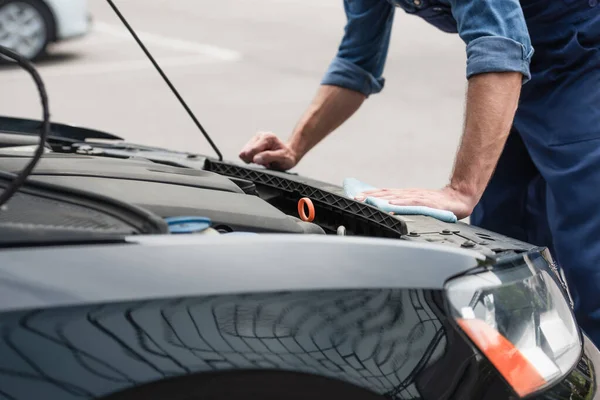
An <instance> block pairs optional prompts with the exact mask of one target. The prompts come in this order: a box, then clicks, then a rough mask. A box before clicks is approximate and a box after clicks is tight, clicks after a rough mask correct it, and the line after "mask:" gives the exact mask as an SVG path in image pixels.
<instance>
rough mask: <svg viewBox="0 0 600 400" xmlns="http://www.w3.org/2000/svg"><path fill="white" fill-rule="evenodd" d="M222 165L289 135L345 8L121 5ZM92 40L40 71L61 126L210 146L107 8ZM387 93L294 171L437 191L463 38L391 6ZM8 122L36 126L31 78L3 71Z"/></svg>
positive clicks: (97, 17)
mask: <svg viewBox="0 0 600 400" xmlns="http://www.w3.org/2000/svg"><path fill="white" fill-rule="evenodd" d="M115 2H116V3H117V5H119V6H120V7H121V9H122V11H123V13H124V14H125V16H126V17H128V18H129V19H130V22H131V24H132V25H133V27H134V28H135V29H136V30H137V31H138V32H139V34H140V36H141V38H142V39H143V40H144V41H145V43H146V44H147V46H148V48H149V49H150V50H151V51H152V52H153V53H154V54H155V56H156V58H157V60H158V62H159V63H160V64H162V65H163V67H164V70H165V72H166V73H167V74H168V75H169V76H170V77H171V79H172V81H173V83H174V84H175V85H176V86H177V87H178V88H179V90H180V92H181V94H182V96H183V97H184V98H185V99H186V100H187V101H188V103H189V105H190V106H191V108H192V109H193V110H194V112H195V113H196V115H197V117H198V119H199V120H200V121H201V122H202V123H203V125H204V126H205V128H206V129H207V130H208V131H209V133H210V135H211V136H212V137H213V139H214V141H215V142H216V143H217V145H218V146H219V147H220V148H221V150H222V152H223V153H224V155H225V157H226V158H228V159H235V160H238V158H237V154H238V152H239V150H240V148H241V147H242V146H243V145H244V144H245V143H246V142H247V141H248V140H249V139H250V137H251V136H252V135H253V134H254V133H255V132H256V131H258V130H266V131H272V132H275V133H277V134H278V135H280V136H281V137H284V138H286V137H288V136H289V134H290V133H291V131H292V129H293V127H294V125H295V124H296V122H297V120H298V119H299V117H300V116H301V114H302V113H303V112H304V110H305V108H306V106H307V105H308V104H309V102H310V100H311V99H312V96H313V95H314V93H315V90H316V89H317V87H318V85H319V82H320V79H321V77H322V75H323V73H324V71H325V70H326V68H327V66H328V64H329V62H330V61H331V59H332V57H333V56H334V55H335V53H336V49H337V46H338V44H339V41H340V39H341V37H342V34H343V29H344V23H345V15H344V10H343V3H342V0H254V1H251V2H243V1H239V0H238V1H232V0H221V1H218V2H214V1H198V0H177V1H172V0H116V1H115ZM90 3H91V4H90V6H91V11H92V15H93V18H94V28H93V31H92V32H91V33H90V34H89V35H87V36H86V37H84V38H80V39H76V40H72V41H70V42H65V43H62V44H59V45H56V46H53V47H52V48H51V49H50V54H49V56H48V57H47V59H46V60H43V61H41V62H39V63H38V66H39V68H40V71H41V74H42V77H43V78H44V80H45V82H46V85H47V89H48V92H49V96H50V109H51V113H52V117H53V120H54V121H56V122H64V123H70V124H74V125H81V126H87V127H92V128H96V129H100V130H105V131H108V132H112V133H114V134H117V135H120V136H122V137H124V138H125V139H127V140H128V141H135V142H138V143H143V144H149V145H158V146H166V147H169V148H172V149H177V150H186V151H193V152H200V153H205V154H211V149H210V147H209V146H208V144H207V143H206V141H205V140H204V139H203V138H202V136H201V134H200V132H198V131H197V130H196V128H195V126H194V124H193V122H192V121H191V120H190V119H189V118H188V117H187V115H186V113H185V111H184V110H183V108H181V107H180V106H179V104H178V102H177V100H176V98H175V97H174V96H173V95H172V94H171V93H170V92H169V89H168V87H167V86H166V84H165V83H164V82H163V81H162V80H161V79H160V76H159V75H158V73H157V72H156V71H155V70H154V69H153V68H152V66H151V64H150V62H149V61H147V60H146V59H145V56H144V54H143V52H142V51H141V50H140V49H139V48H138V47H137V46H136V44H135V42H134V41H133V39H132V38H131V37H130V36H129V35H128V33H127V31H126V30H125V29H124V28H123V27H122V26H121V24H120V22H119V20H118V19H117V17H116V16H115V15H114V13H113V12H112V10H111V9H110V8H109V6H108V4H107V3H106V2H104V1H103V0H93V1H90ZM397 11H398V12H397V13H396V19H395V25H394V29H393V38H392V42H391V48H390V53H389V56H388V62H387V66H386V70H385V74H384V75H385V78H386V86H385V89H384V90H383V92H382V93H380V94H378V95H375V96H372V97H371V98H369V99H368V100H367V102H366V103H365V104H364V105H363V107H362V108H361V109H360V110H359V111H358V112H357V114H355V115H354V116H353V117H352V118H351V119H350V120H349V121H348V122H347V123H346V124H344V125H343V126H342V127H341V128H339V129H338V130H337V131H336V132H335V133H334V134H333V135H331V136H329V137H328V138H327V139H326V140H325V141H324V142H323V143H322V144H321V145H320V146H318V147H317V148H316V149H314V150H313V151H312V152H311V153H310V154H309V155H308V156H307V157H306V158H305V159H304V160H303V161H302V162H301V164H300V165H299V166H298V167H297V168H296V169H295V171H296V172H299V173H303V174H306V175H308V176H311V177H314V178H318V179H321V180H325V181H329V182H334V183H341V181H342V179H343V178H345V177H350V176H351V177H355V178H357V179H360V180H363V181H365V182H368V183H370V184H372V185H375V186H387V187H415V186H420V187H427V188H435V187H438V186H441V185H443V184H445V183H446V181H447V179H448V176H449V174H450V171H451V168H452V163H453V160H454V155H455V151H456V147H457V145H458V141H459V139H460V135H461V128H462V116H463V113H464V111H463V110H464V95H465V88H466V80H465V59H466V56H465V50H464V44H463V42H462V41H461V39H460V38H459V37H458V36H457V35H450V34H446V33H443V32H441V31H438V30H436V29H435V28H433V27H431V26H430V25H428V24H427V23H426V22H424V21H422V20H421V19H418V18H417V17H413V16H409V15H406V14H405V13H404V12H403V11H402V10H397ZM0 93H1V95H0V114H4V115H13V116H21V117H28V118H39V117H40V116H41V111H40V106H39V102H38V100H37V94H36V92H35V87H34V85H33V83H32V82H31V79H30V78H29V76H28V75H26V74H25V73H24V72H21V71H18V70H14V69H12V68H9V69H7V68H2V69H0Z"/></svg>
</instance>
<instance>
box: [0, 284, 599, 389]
mask: <svg viewBox="0 0 600 400" xmlns="http://www.w3.org/2000/svg"><path fill="white" fill-rule="evenodd" d="M443 310H444V306H443V296H442V293H441V292H440V291H437V290H393V289H391V290H390V289H386V290H383V289H382V290H342V291H318V292H282V293H264V294H247V295H227V296H208V297H198V298H179V299H162V300H149V301H138V302H128V303H116V304H105V305H97V306H82V307H63V308H56V309H49V310H32V311H25V312H13V313H5V314H2V315H1V316H0V332H1V335H2V336H1V341H0V354H1V355H2V357H0V399H9V400H13V399H18V400H25V399H26V400H29V399H35V400H38V399H55V400H71V399H98V398H102V397H103V396H106V395H109V394H114V393H117V392H122V391H125V390H127V389H130V390H131V389H132V388H133V390H134V392H135V390H139V386H140V385H145V384H149V383H152V382H156V381H160V380H165V379H172V378H176V377H184V376H189V375H192V374H201V373H215V372H232V371H240V372H241V371H248V370H254V371H287V372H296V373H305V374H312V375H316V376H320V377H326V378H331V379H335V380H339V381H342V382H347V383H348V384H349V385H352V386H358V387H360V388H363V389H368V390H369V391H371V392H373V393H376V394H379V395H381V396H382V398H389V399H424V400H429V399H485V400H488V399H509V398H510V396H511V393H510V391H509V389H508V387H507V386H506V385H505V383H504V382H503V380H502V379H501V378H500V377H499V376H498V375H497V373H496V372H495V371H494V369H493V368H492V367H491V366H490V365H489V363H488V362H487V361H486V360H485V359H484V358H482V357H480V356H479V355H478V354H477V353H476V352H475V351H474V349H473V348H472V346H471V345H470V344H469V343H468V342H466V341H465V340H464V337H463V335H461V334H460V333H459V332H458V331H457V330H455V328H454V327H453V325H452V324H451V323H450V322H449V321H448V320H447V319H446V317H445V313H444V311H443ZM580 364H581V365H580V366H579V367H578V369H576V370H575V371H574V372H573V373H572V374H571V376H570V377H569V378H568V379H567V380H566V381H565V383H563V384H562V385H559V386H557V387H556V389H553V390H552V391H550V392H548V393H546V394H544V395H543V396H541V397H538V398H543V399H572V400H584V399H588V398H589V397H586V396H587V395H588V394H589V393H591V390H592V389H593V388H594V386H595V380H594V377H593V375H594V374H593V370H592V369H591V368H592V366H591V365H589V364H587V360H586V359H584V360H583V361H582V363H580ZM198 382H200V381H198ZM574 390H576V391H577V392H578V393H581V395H579V396H577V395H576V396H572V393H573V392H574ZM134 392H129V393H134ZM561 393H562V394H561ZM570 396H571V397H570ZM120 398H124V397H120ZM125 398H127V397H125Z"/></svg>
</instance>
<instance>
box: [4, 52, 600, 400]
mask: <svg viewBox="0 0 600 400" xmlns="http://www.w3.org/2000/svg"><path fill="white" fill-rule="evenodd" d="M0 51H1V52H3V54H4V55H10V54H11V53H10V52H9V51H6V50H3V49H1V48H0ZM13 56H14V58H15V59H18V60H19V57H18V56H16V55H14V54H13ZM19 62H20V64H22V65H23V66H25V67H26V68H28V69H29V71H30V73H32V75H33V76H34V79H36V82H37V83H38V84H41V80H40V79H39V76H38V75H36V73H35V69H34V68H33V66H32V65H31V64H29V63H28V62H27V61H26V60H24V59H20V60H19ZM163 77H164V76H163ZM164 78H165V79H167V78H166V77H164ZM40 93H41V94H42V100H44V98H45V96H46V94H45V91H44V89H43V85H40ZM181 101H182V102H183V100H181ZM43 103H44V101H43ZM44 109H45V111H47V108H46V106H45V107H44ZM198 125H199V124H198ZM203 133H205V132H204V131H203ZM37 135H41V141H40V145H39V146H38V139H37ZM211 143H212V142H211ZM0 171H1V172H0V187H2V188H3V191H2V192H0V204H1V205H2V206H1V208H0V246H1V248H0V333H1V337H0V399H3V400H4V399H8V400H45V399H51V400H76V399H106V400H132V399H144V400H164V399H173V400H192V399H194V400H205V399H365V400H366V399H385V398H387V399H423V400H432V399H436V400H437V399H482V400H483V399H517V398H525V397H526V398H535V399H565V400H566V399H570V400H587V399H596V398H599V397H600V396H599V395H598V389H597V372H596V369H597V368H598V366H599V365H600V361H598V360H599V352H598V349H596V347H594V345H593V344H591V342H590V341H589V340H588V339H587V337H586V336H585V335H584V334H583V333H582V332H581V330H580V329H579V328H578V327H577V324H576V322H575V319H574V316H573V312H572V303H571V298H570V296H569V291H568V286H567V284H566V283H565V280H564V279H563V277H562V275H561V273H560V272H559V271H558V270H557V268H556V266H555V264H554V262H553V260H552V257H551V255H550V254H549V252H548V251H547V249H544V248H538V247H536V246H533V245H530V244H528V243H523V242H519V241H516V240H513V239H511V238H508V237H504V236H501V235H498V234H496V233H494V232H489V231H485V230H482V229H478V228H476V227H473V226H470V225H467V224H464V223H453V224H449V223H444V222H441V221H438V220H436V219H433V218H429V217H425V216H418V215H417V216H398V215H390V214H388V213H385V212H382V211H381V210H379V209H377V208H375V207H373V206H370V205H367V204H364V203H361V202H357V201H354V200H353V199H351V198H349V197H348V196H346V195H345V193H344V191H343V189H342V188H341V187H339V186H337V185H331V184H327V183H323V182H319V181H315V180H312V179H308V178H306V177H302V176H299V175H295V174H291V173H283V172H277V171H272V170H266V169H263V168H259V167H252V166H247V165H241V164H238V163H233V162H228V161H226V160H223V158H222V157H221V155H220V153H218V156H217V157H212V156H208V155H198V154H193V153H182V152H176V151H170V150H168V149H158V148H151V147H146V146H142V145H136V144H131V143H127V142H125V141H123V140H122V139H121V138H119V137H116V136H114V135H111V134H109V133H104V132H99V131H94V130H90V129H85V128H78V127H72V126H67V125H61V124H52V123H50V121H49V119H48V113H47V112H45V113H44V120H42V121H33V120H24V119H17V118H10V117H0Z"/></svg>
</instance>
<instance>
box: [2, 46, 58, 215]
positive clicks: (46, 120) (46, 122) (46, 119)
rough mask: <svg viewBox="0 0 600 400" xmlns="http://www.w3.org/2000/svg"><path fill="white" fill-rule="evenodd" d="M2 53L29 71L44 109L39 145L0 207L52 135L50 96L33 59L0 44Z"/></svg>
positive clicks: (21, 183)
mask: <svg viewBox="0 0 600 400" xmlns="http://www.w3.org/2000/svg"><path fill="white" fill-rule="evenodd" d="M0 55H1V56H4V57H6V58H9V59H11V60H14V61H16V62H17V64H18V65H19V66H20V67H21V68H23V69H24V70H26V71H27V72H29V74H30V75H31V76H32V78H33V80H34V81H35V84H36V86H37V88H38V91H39V93H40V98H41V100H42V110H43V117H42V130H41V132H40V142H39V144H38V147H37V149H36V150H35V153H34V155H33V158H32V159H31V162H30V163H29V164H28V165H27V166H26V167H25V168H23V170H22V171H21V172H20V173H19V174H18V175H17V176H16V177H15V179H13V181H12V182H11V183H10V185H9V186H8V187H7V188H6V189H5V190H4V191H3V192H2V194H0V207H2V206H3V205H5V204H6V203H7V202H8V201H9V200H10V199H11V197H13V195H14V194H15V193H16V192H17V191H18V190H19V189H20V188H21V186H23V184H24V183H25V180H26V179H27V177H29V175H30V174H31V172H32V171H33V169H34V168H35V166H36V164H37V163H38V162H39V161H40V159H41V158H42V155H43V154H44V150H45V147H46V140H47V138H48V136H49V135H50V110H49V108H48V96H47V94H46V88H45V86H44V82H43V81H42V78H41V76H40V74H39V73H38V72H37V70H36V69H35V67H34V66H33V63H31V61H29V60H27V59H26V58H25V57H23V56H21V55H19V54H17V53H15V52H14V51H12V50H10V49H7V48H6V47H3V46H0ZM0 210H1V209H0Z"/></svg>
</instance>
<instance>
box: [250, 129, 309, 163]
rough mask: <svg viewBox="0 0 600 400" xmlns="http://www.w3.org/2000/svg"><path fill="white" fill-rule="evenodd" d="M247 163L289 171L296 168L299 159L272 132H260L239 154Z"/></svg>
mask: <svg viewBox="0 0 600 400" xmlns="http://www.w3.org/2000/svg"><path fill="white" fill-rule="evenodd" d="M239 156H240V158H241V159H242V160H243V161H244V162H246V163H248V164H249V163H255V164H259V165H262V166H264V167H266V168H272V169H278V170H281V171H287V170H288V169H291V168H293V167H295V166H296V164H297V163H298V157H297V155H296V153H295V152H294V151H293V150H292V149H291V147H290V146H288V145H287V144H285V143H283V142H282V141H281V140H280V139H279V138H278V137H277V136H276V135H275V134H273V133H271V132H259V133H257V134H256V135H255V136H254V137H253V138H252V139H250V141H249V142H248V143H247V144H246V146H244V148H243V149H242V151H241V152H240V154H239Z"/></svg>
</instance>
